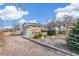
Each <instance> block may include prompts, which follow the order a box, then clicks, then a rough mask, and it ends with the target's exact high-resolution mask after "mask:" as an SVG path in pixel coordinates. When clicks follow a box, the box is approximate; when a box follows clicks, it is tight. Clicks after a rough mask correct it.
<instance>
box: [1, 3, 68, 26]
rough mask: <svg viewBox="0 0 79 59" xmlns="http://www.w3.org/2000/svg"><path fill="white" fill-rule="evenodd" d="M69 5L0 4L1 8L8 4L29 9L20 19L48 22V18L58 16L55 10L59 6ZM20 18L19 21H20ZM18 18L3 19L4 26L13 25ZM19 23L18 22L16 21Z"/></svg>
mask: <svg viewBox="0 0 79 59" xmlns="http://www.w3.org/2000/svg"><path fill="white" fill-rule="evenodd" d="M67 5H69V3H25V4H24V3H6V4H4V5H0V10H3V9H5V7H6V6H15V7H16V8H21V9H22V10H23V11H28V12H29V13H28V15H23V16H22V17H21V18H19V20H20V19H24V20H26V21H32V20H36V21H37V23H42V24H43V23H47V21H48V20H50V19H53V18H55V17H56V13H55V12H54V10H56V9H57V8H63V7H65V6H67ZM15 17H16V16H15ZM19 20H18V21H19ZM15 22H16V20H8V19H7V20H3V22H2V23H3V25H4V26H13V23H15ZM16 23H17V22H16Z"/></svg>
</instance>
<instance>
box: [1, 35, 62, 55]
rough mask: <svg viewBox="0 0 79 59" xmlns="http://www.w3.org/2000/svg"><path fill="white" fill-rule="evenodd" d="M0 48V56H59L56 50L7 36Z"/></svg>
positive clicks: (17, 37)
mask: <svg viewBox="0 0 79 59" xmlns="http://www.w3.org/2000/svg"><path fill="white" fill-rule="evenodd" d="M4 42H5V43H4V45H3V47H1V48H0V50H1V51H0V55H2V56H61V54H59V53H57V51H56V50H53V49H50V48H47V47H44V46H42V45H40V44H37V43H34V42H32V41H29V40H27V39H24V38H22V37H21V36H7V37H5V38H4Z"/></svg>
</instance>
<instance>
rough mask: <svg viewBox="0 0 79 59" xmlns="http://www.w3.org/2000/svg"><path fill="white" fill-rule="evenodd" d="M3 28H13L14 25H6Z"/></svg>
mask: <svg viewBox="0 0 79 59" xmlns="http://www.w3.org/2000/svg"><path fill="white" fill-rule="evenodd" d="M3 28H4V29H6V28H12V26H4V27H3Z"/></svg>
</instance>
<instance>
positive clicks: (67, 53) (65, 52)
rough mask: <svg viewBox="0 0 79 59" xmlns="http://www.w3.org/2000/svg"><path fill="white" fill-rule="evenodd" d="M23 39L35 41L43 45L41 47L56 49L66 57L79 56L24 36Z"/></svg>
mask: <svg viewBox="0 0 79 59" xmlns="http://www.w3.org/2000/svg"><path fill="white" fill-rule="evenodd" d="M22 37H23V38H25V39H28V40H31V41H33V42H35V43H38V44H41V45H43V46H45V47H48V48H52V49H55V50H57V51H59V52H62V53H64V54H66V55H69V56H78V54H75V53H71V52H69V51H66V50H63V49H61V48H58V47H55V46H52V45H48V44H45V43H43V42H40V41H37V40H34V39H31V38H26V37H24V36H22Z"/></svg>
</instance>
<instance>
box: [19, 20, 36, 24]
mask: <svg viewBox="0 0 79 59" xmlns="http://www.w3.org/2000/svg"><path fill="white" fill-rule="evenodd" d="M18 23H20V24H23V23H37V21H36V20H30V21H27V20H25V19H21V20H20V21H19V22H18Z"/></svg>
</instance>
